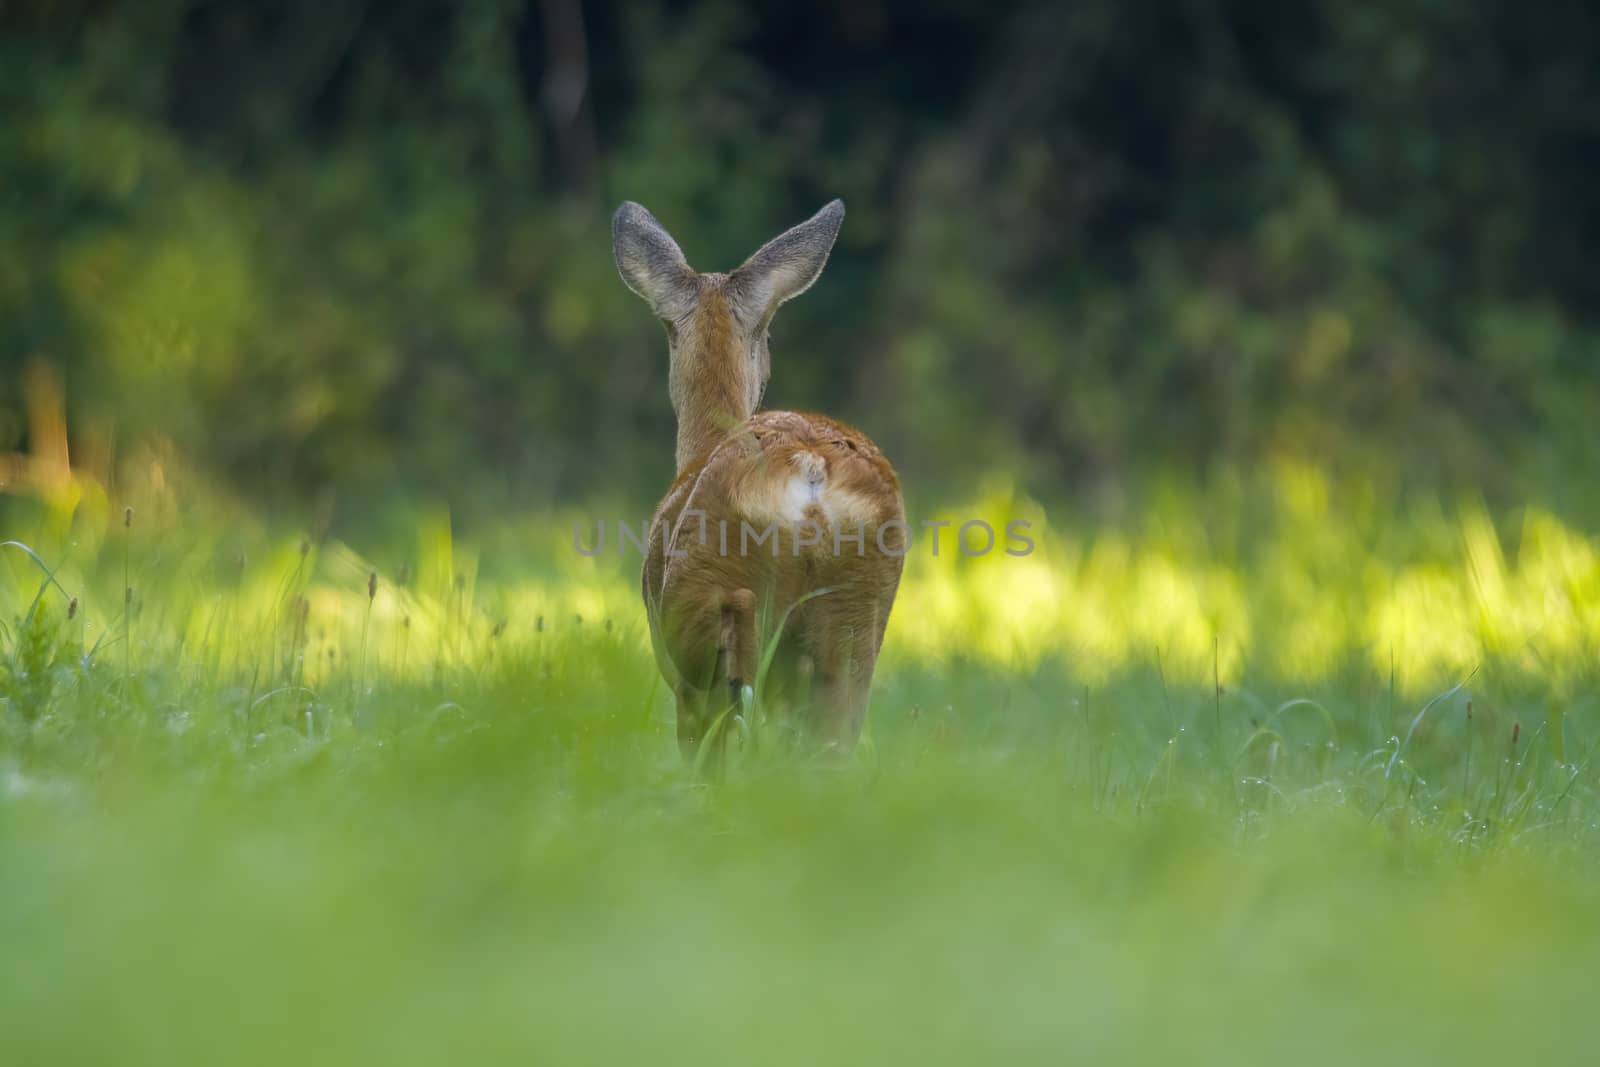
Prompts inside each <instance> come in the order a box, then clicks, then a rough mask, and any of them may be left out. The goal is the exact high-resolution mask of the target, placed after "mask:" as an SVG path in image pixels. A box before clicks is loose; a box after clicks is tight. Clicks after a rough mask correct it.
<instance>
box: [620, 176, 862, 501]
mask: <svg viewBox="0 0 1600 1067" xmlns="http://www.w3.org/2000/svg"><path fill="white" fill-rule="evenodd" d="M843 221H844V202H843V201H842V200H835V201H833V202H832V203H830V204H829V205H828V206H826V207H824V208H823V209H822V210H821V211H819V212H817V213H816V214H815V215H813V216H812V217H811V218H809V219H807V220H806V221H805V222H802V223H801V224H800V225H798V226H796V227H794V228H793V229H791V230H787V231H785V232H784V233H782V234H779V235H778V236H777V237H774V238H773V239H772V240H770V241H768V242H767V243H766V244H764V245H762V246H761V248H760V249H758V250H757V251H756V253H755V255H753V256H751V257H750V258H749V259H747V260H745V262H744V264H743V265H742V266H741V267H739V269H738V270H735V271H733V272H732V273H730V274H713V273H706V274H701V273H699V272H697V271H695V270H694V269H693V268H691V267H690V266H689V262H688V260H686V259H684V256H683V252H682V250H680V249H679V248H678V243H677V242H676V241H674V240H673V239H672V235H671V234H669V233H668V232H667V231H666V228H665V227H663V226H662V225H661V223H659V222H657V221H656V219H655V216H653V215H651V214H650V212H648V211H646V210H645V209H644V208H643V207H641V206H640V205H638V204H636V203H634V202H633V201H631V200H629V201H625V202H624V203H623V204H622V206H621V207H619V208H617V213H616V215H615V216H614V217H613V218H612V220H611V244H612V250H613V252H614V253H615V254H616V258H617V270H618V272H619V273H620V274H621V275H622V280H623V281H624V282H626V283H627V285H628V288H629V289H632V290H633V291H634V292H635V293H638V294H639V296H641V297H643V298H644V301H645V303H647V304H649V305H650V310H651V311H653V312H654V313H655V315H656V317H657V318H658V319H660V320H661V322H662V324H663V325H664V326H665V327H666V330H667V348H668V352H669V355H670V358H671V365H670V371H669V374H668V390H669V392H670V394H671V397H672V410H673V411H674V413H676V415H677V417H678V456H677V459H678V468H679V469H680V470H682V469H683V467H684V466H685V465H686V464H688V463H689V462H691V461H692V460H694V459H695V458H697V457H699V456H702V455H703V454H704V453H705V452H706V451H709V449H710V447H711V446H712V445H714V444H715V442H716V441H717V440H720V439H721V437H722V436H723V435H725V434H726V433H727V432H728V431H729V430H731V429H732V428H733V427H735V426H737V425H739V424H740V423H742V422H743V421H744V420H746V419H748V418H749V417H750V416H751V415H753V414H754V413H755V411H756V408H757V407H758V406H759V405H760V403H761V396H762V393H763V392H764V391H765V390H766V386H767V378H768V376H769V375H770V374H771V369H772V358H771V354H770V353H769V352H768V350H767V328H768V327H769V326H770V325H771V323H772V316H773V313H774V312H776V311H777V310H778V306H779V305H780V304H782V303H783V302H784V301H786V300H789V299H791V298H793V297H796V296H799V295H800V294H801V293H803V292H805V291H806V290H807V289H809V288H810V287H811V284H812V283H813V282H815V281H816V280H817V276H818V275H819V274H821V273H822V267H823V265H824V264H825V263H827V261H828V253H829V251H831V250H832V248H833V242H834V238H836V237H837V236H838V235H839V225H840V223H842V222H843Z"/></svg>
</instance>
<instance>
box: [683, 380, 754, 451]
mask: <svg viewBox="0 0 1600 1067" xmlns="http://www.w3.org/2000/svg"><path fill="white" fill-rule="evenodd" d="M753 414H755V405H754V404H753V403H751V401H750V397H749V392H748V390H747V388H746V387H745V386H744V385H743V383H741V382H737V381H735V380H734V379H732V378H731V377H722V376H711V375H707V376H705V378H704V379H703V380H699V381H696V382H695V383H693V384H692V385H691V386H690V387H689V388H687V389H686V390H685V392H684V396H683V402H682V403H681V404H680V406H679V408H678V457H677V458H678V471H679V473H682V472H683V470H684V468H686V467H688V466H690V465H691V464H694V463H697V462H699V461H700V460H703V459H705V457H706V456H707V455H708V454H710V452H711V450H712V449H713V448H715V447H717V445H718V444H719V443H720V442H721V441H722V439H723V438H725V437H727V436H728V434H729V433H731V432H733V430H734V429H735V428H736V427H738V426H739V425H740V424H742V423H743V422H744V421H745V420H746V419H748V418H749V417H750V416H751V415H753Z"/></svg>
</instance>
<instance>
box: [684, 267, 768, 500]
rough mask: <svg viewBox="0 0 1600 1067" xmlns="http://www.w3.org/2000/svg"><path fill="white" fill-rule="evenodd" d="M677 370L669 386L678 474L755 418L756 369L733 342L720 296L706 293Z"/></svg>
mask: <svg viewBox="0 0 1600 1067" xmlns="http://www.w3.org/2000/svg"><path fill="white" fill-rule="evenodd" d="M687 332H688V334H689V335H688V336H683V337H681V338H680V342H681V343H682V344H683V346H684V347H683V351H682V355H683V356H684V357H687V358H685V359H683V362H682V367H681V371H680V372H679V373H675V374H674V377H675V378H677V379H678V380H677V381H675V382H674V383H673V385H674V389H673V393H674V396H675V398H676V400H677V403H676V405H675V407H676V408H677V413H678V453H677V461H678V472H679V473H680V474H681V473H682V472H683V471H684V469H685V468H687V467H689V466H691V465H692V464H694V463H696V462H699V461H701V460H703V459H705V457H706V456H707V455H708V454H710V452H711V450H712V449H713V448H715V447H716V446H717V445H718V443H720V442H721V441H722V440H723V438H725V437H727V436H728V434H730V433H732V432H733V430H734V429H735V428H737V427H738V426H740V425H742V424H743V423H744V421H745V420H746V419H748V418H749V417H750V416H751V415H753V414H755V409H756V404H757V403H758V402H759V400H760V396H761V383H760V382H759V381H757V378H758V376H759V371H758V368H757V367H756V366H755V362H754V360H752V359H751V358H750V354H749V353H748V352H745V351H744V350H743V346H741V345H740V344H739V340H738V331H737V330H736V329H735V328H734V324H733V318H732V315H731V314H730V313H729V311H728V308H727V306H726V304H724V303H723V301H722V299H721V295H720V294H708V295H707V297H706V298H704V299H703V300H702V301H701V307H700V309H699V311H698V312H697V313H696V315H695V317H694V320H693V322H692V323H691V324H690V326H689V328H688V331H687Z"/></svg>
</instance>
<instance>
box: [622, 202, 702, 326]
mask: <svg viewBox="0 0 1600 1067" xmlns="http://www.w3.org/2000/svg"><path fill="white" fill-rule="evenodd" d="M611 251H612V253H613V254H614V255H615V256H616V257H617V273H619V274H621V275H622V280H623V281H624V282H626V283H627V286H628V288H629V289H632V290H633V291H634V292H636V293H638V294H639V295H640V296H642V297H644V300H645V303H647V304H649V305H650V308H651V310H652V311H654V312H655V313H656V315H658V316H659V317H661V318H663V319H676V318H679V317H681V316H682V315H685V314H687V313H688V312H689V311H690V310H692V309H693V307H694V302H695V299H696V297H697V296H698V295H699V286H698V284H697V282H696V277H695V273H694V271H693V270H691V269H690V268H689V261H688V260H686V259H684V258H683V252H682V251H681V250H680V249H679V248H678V242H676V241H674V240H673V239H672V235H671V234H670V233H668V232H667V230H666V227H664V226H662V225H661V223H659V222H657V221H656V217H655V216H654V215H652V214H650V212H648V211H646V210H645V209H644V208H643V207H642V206H640V205H639V204H635V203H634V202H633V201H632V200H624V201H623V202H622V206H621V207H619V208H617V213H616V214H615V215H613V216H612V217H611Z"/></svg>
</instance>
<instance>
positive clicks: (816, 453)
mask: <svg viewBox="0 0 1600 1067" xmlns="http://www.w3.org/2000/svg"><path fill="white" fill-rule="evenodd" d="M836 205H837V202H836V204H835V205H830V206H829V208H825V209H824V211H823V212H822V213H819V215H818V216H817V218H815V219H813V220H811V221H810V222H808V223H806V224H802V226H799V227H795V228H794V229H793V230H791V231H789V232H788V233H786V234H784V235H783V236H781V237H779V238H778V239H776V240H774V241H772V242H769V243H768V245H766V246H764V247H763V249H762V251H761V252H758V253H757V254H756V256H754V257H752V258H751V260H750V261H749V262H747V263H746V265H745V266H744V267H741V268H740V270H739V271H736V272H734V273H733V274H732V275H721V274H693V273H692V272H690V274H689V275H687V276H685V275H682V274H681V271H680V269H679V268H678V266H677V264H679V263H682V268H681V270H687V269H688V268H687V264H686V263H683V262H682V259H681V253H679V252H678V251H677V246H676V244H675V243H673V242H672V241H671V238H670V237H668V236H666V234H665V231H664V230H659V224H658V223H655V220H654V219H653V218H651V217H650V216H649V214H648V213H647V212H644V211H643V209H642V208H638V207H637V205H624V208H623V209H622V210H619V212H618V223H617V226H618V238H617V248H618V252H617V255H618V264H619V267H620V268H621V269H622V270H623V275H624V278H625V279H626V280H628V281H629V284H630V286H632V287H634V288H635V289H636V291H638V292H640V294H641V295H643V296H645V298H646V299H647V300H650V301H651V303H652V305H653V306H655V307H657V308H658V310H659V309H661V308H667V309H670V310H669V315H664V318H665V321H666V323H667V327H668V337H669V343H670V345H671V348H672V357H673V358H672V373H671V384H670V389H671V393H672V400H673V407H674V408H675V410H676V411H677V415H678V449H677V458H678V476H677V478H676V479H675V480H674V482H673V484H672V486H671V487H670V488H669V489H668V490H667V494H666V496H665V497H664V498H663V499H662V501H661V504H660V506H659V507H658V508H657V509H656V514H655V519H654V522H653V523H652V525H651V530H650V542H649V546H648V552H647V555H646V560H645V566H644V573H643V576H642V585H643V594H644V600H645V606H646V611H647V613H648V616H649V621H650V633H651V638H652V643H653V645H654V648H655V652H656V659H657V663H658V664H659V666H660V668H661V672H662V675H663V676H664V677H665V678H666V680H667V682H668V684H669V685H670V686H671V687H672V690H673V694H674V696H675V698H676V700H677V713H678V739H679V742H680V745H681V746H682V748H683V750H684V752H685V754H686V755H689V756H692V755H694V754H695V753H696V752H697V750H698V748H699V746H700V744H701V742H702V741H704V740H705V738H706V737H707V734H708V731H709V730H711V728H712V727H713V724H714V723H715V722H716V720H717V719H718V718H719V716H721V715H722V714H723V712H724V711H726V710H728V709H730V708H732V707H735V706H736V705H737V703H738V701H739V694H740V690H741V689H742V687H744V686H747V685H754V684H755V682H756V676H757V672H758V670H759V666H760V659H761V655H762V651H763V649H764V648H766V647H767V644H768V642H769V641H770V640H771V638H772V637H773V636H774V635H778V634H781V637H780V638H779V643H778V648H777V655H776V660H775V677H773V678H772V679H770V684H769V686H768V691H767V692H766V693H764V694H763V696H764V697H765V698H766V702H767V705H768V706H769V707H772V708H775V709H777V708H784V707H786V708H790V709H792V710H795V711H801V710H802V709H803V710H804V712H805V713H804V714H803V715H800V716H798V717H797V721H796V723H795V725H796V727H797V728H799V729H802V730H805V731H807V732H810V733H812V734H814V735H815V736H816V737H818V738H819V739H820V740H821V741H823V742H824V743H825V744H828V745H830V746H834V747H838V748H842V749H849V748H850V747H852V746H853V745H854V744H855V742H856V740H857V739H858V738H859V736H860V733H861V728H862V724H863V721H864V718H865V715H866V711H867V697H868V693H869V691H870V688H871V685H872V674H873V670H874V668H875V666H876V664H877V659H878V652H879V650H880V648H881V647H882V643H883V635H884V630H885V627H886V626H887V624H888V619H889V611H890V608H891V607H892V605H893V603H894V597H895V592H896V590H897V589H898V587H899V582H900V572H901V565H902V557H903V555H904V552H905V545H906V540H905V527H904V516H905V511H904V505H903V503H902V501H901V497H900V487H899V482H898V480H897V479H896V477H895V473H894V469H893V468H892V467H891V466H890V465H889V462H888V460H887V459H885V458H884V456H883V454H882V453H881V452H880V451H879V450H878V449H877V447H876V446H875V445H873V443H872V442H871V441H870V440H868V439H867V437H866V436H865V435H863V434H862V433H860V432H859V431H858V430H855V429H853V428H851V427H849V426H846V425H845V424H843V423H841V422H838V421H836V420H834V419H831V418H828V417H826V416H822V415H811V414H803V413H799V412H792V411H767V412H761V413H759V414H757V413H756V408H757V406H758V405H759V403H760V399H761V395H762V392H763V389H764V387H765V384H766V377H767V365H768V361H769V357H768V354H767V346H766V328H767V324H768V322H769V321H770V319H771V314H772V312H773V311H774V310H775V309H776V306H777V304H778V303H781V302H782V300H784V299H787V298H788V297H789V296H791V295H793V294H794V293H795V292H798V291H801V290H803V289H804V288H805V287H806V286H808V285H809V284H811V281H813V280H814V279H815V276H816V274H817V273H818V272H820V270H821V266H822V262H823V261H825V259H826V255H827V250H828V247H829V246H830V245H831V244H832V235H833V233H836V232H837V227H838V220H839V219H840V218H842V215H843V207H842V205H837V206H836ZM626 212H632V214H631V215H625V213H626ZM641 220H643V221H641ZM828 226H831V229H828V228H827V227H828ZM633 227H640V228H641V230H642V236H640V237H637V238H635V237H633V235H632V233H631V228H633ZM630 240H631V241H632V245H630V244H629V243H628V242H629V241H630ZM634 247H639V248H643V249H644V253H638V254H637V255H635V259H633V260H630V259H629V256H630V255H631V254H634V253H632V251H631V249H632V248H634ZM819 248H820V252H819ZM646 253H647V255H646ZM662 264H666V266H662ZM663 278H665V279H666V281H663V280H662V279H663ZM752 293H754V294H757V297H756V298H755V299H759V301H761V303H758V304H756V305H755V306H751V304H750V300H751V299H753V298H752V297H751V295H750V294H752ZM701 516H703V518H702V517H701ZM896 521H897V522H898V523H899V524H900V525H898V526H887V527H886V526H885V524H887V523H890V522H896ZM769 528H770V530H771V531H772V532H771V535H770V536H769V537H768V539H767V540H765V541H764V542H762V543H759V544H757V543H756V542H755V541H754V539H753V537H748V538H747V535H750V534H752V533H753V534H754V535H760V534H764V533H767V531H768V530H769ZM702 531H703V536H702ZM858 534H859V537H860V541H861V543H860V544H859V545H858V544H857V543H856V540H855V539H856V536H857V535H858ZM813 535H814V537H813ZM836 538H837V539H836ZM880 539H881V547H880ZM813 540H814V541H815V543H810V542H812V541H813ZM836 547H837V549H838V551H835V549H836ZM774 550H776V552H775V551H774ZM726 726H727V723H726V722H724V727H726ZM726 734H727V731H726V729H720V730H719V731H718V734H717V737H718V743H717V745H716V750H715V752H714V753H712V754H711V759H712V763H713V766H715V764H716V762H717V761H718V760H720V757H721V749H722V743H721V742H722V740H723V739H725V737H726Z"/></svg>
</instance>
